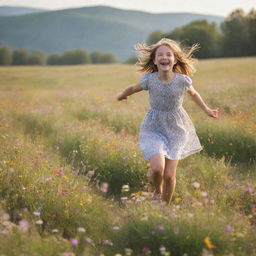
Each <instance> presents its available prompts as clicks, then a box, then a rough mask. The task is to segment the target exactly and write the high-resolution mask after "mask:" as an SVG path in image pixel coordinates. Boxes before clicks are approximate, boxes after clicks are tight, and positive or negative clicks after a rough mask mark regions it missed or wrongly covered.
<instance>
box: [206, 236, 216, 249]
mask: <svg viewBox="0 0 256 256" xmlns="http://www.w3.org/2000/svg"><path fill="white" fill-rule="evenodd" d="M204 243H205V244H206V246H207V247H208V249H213V248H216V246H215V245H214V244H213V243H212V241H211V240H210V237H209V236H207V237H205V238H204Z"/></svg>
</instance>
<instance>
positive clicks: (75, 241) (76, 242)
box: [70, 239, 78, 246]
mask: <svg viewBox="0 0 256 256" xmlns="http://www.w3.org/2000/svg"><path fill="white" fill-rule="evenodd" d="M70 243H71V245H73V246H78V240H77V239H71V240H70Z"/></svg>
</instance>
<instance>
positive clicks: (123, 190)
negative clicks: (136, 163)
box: [122, 185, 130, 193]
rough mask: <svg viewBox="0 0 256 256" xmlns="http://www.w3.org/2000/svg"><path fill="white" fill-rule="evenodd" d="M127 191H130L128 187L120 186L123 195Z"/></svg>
mask: <svg viewBox="0 0 256 256" xmlns="http://www.w3.org/2000/svg"><path fill="white" fill-rule="evenodd" d="M129 190H130V187H129V185H123V186H122V193H124V192H129Z"/></svg>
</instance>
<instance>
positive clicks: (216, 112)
mask: <svg viewBox="0 0 256 256" xmlns="http://www.w3.org/2000/svg"><path fill="white" fill-rule="evenodd" d="M206 113H207V115H208V116H210V117H213V118H218V117H219V109H210V108H208V109H207V110H206Z"/></svg>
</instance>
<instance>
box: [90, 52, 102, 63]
mask: <svg viewBox="0 0 256 256" xmlns="http://www.w3.org/2000/svg"><path fill="white" fill-rule="evenodd" d="M101 57H102V53H101V52H100V51H93V52H91V54H90V59H91V63H93V64H98V63H100V61H101Z"/></svg>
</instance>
